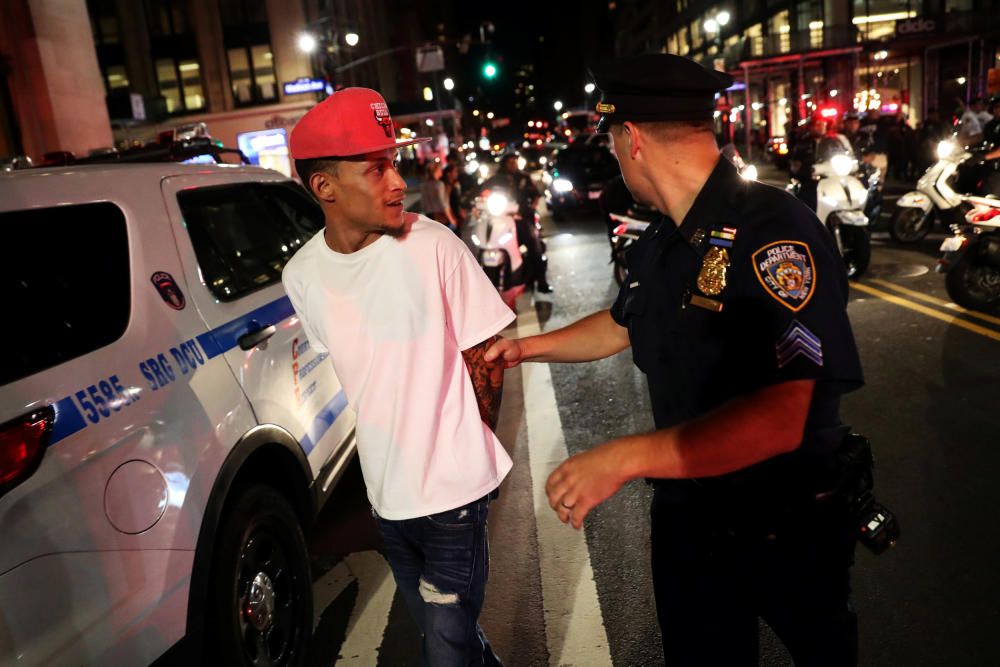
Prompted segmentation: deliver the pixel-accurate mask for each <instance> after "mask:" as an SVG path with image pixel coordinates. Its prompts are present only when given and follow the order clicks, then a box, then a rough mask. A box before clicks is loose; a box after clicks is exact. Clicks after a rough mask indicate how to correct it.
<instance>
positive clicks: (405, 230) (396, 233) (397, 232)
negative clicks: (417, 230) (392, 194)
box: [379, 213, 413, 239]
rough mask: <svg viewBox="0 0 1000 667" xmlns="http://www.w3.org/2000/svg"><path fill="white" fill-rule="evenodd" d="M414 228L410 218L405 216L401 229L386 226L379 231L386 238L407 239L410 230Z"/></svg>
mask: <svg viewBox="0 0 1000 667" xmlns="http://www.w3.org/2000/svg"><path fill="white" fill-rule="evenodd" d="M412 227H413V223H412V222H411V221H410V219H409V217H408V216H407V215H406V214H405V213H404V214H403V224H402V225H400V226H399V227H390V226H389V225H384V226H382V227H380V228H379V231H380V232H382V233H383V234H385V235H386V236H389V237H392V238H394V239H402V238H406V235H407V234H409V233H410V229H411V228H412Z"/></svg>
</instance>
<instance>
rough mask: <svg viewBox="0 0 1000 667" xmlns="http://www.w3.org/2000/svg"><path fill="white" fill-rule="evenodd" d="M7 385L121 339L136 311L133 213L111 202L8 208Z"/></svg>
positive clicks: (0, 277) (2, 260) (4, 269)
mask: <svg viewBox="0 0 1000 667" xmlns="http://www.w3.org/2000/svg"><path fill="white" fill-rule="evenodd" d="M0 234H2V239H3V241H2V242H0V303H3V305H4V310H5V311H6V312H7V314H8V315H9V316H10V317H9V318H8V319H7V321H6V322H5V324H4V327H3V329H4V333H3V336H2V339H0V346H2V349H3V356H2V363H0V385H3V384H7V383H9V382H13V381H15V380H19V379H21V378H23V377H27V376H29V375H32V374H33V373H37V372H39V371H42V370H45V369H46V368H51V367H52V366H56V365H58V364H61V363H64V362H66V361H70V360H71V359H75V358H77V357H80V356H82V355H84V354H87V353H88V352H92V351H93V350H96V349H98V348H100V347H104V346H105V345H108V344H109V343H113V342H114V341H116V340H118V339H119V338H120V337H121V336H122V334H124V333H125V328H126V327H127V326H128V320H129V315H130V312H131V307H132V304H131V280H130V276H129V255H128V232H127V231H126V227H125V215H124V214H123V213H122V211H121V209H119V208H118V207H117V206H115V205H114V204H112V203H110V202H100V203H95V204H83V205H78V206H58V207H54V208H36V209H30V210H26V211H8V212H0Z"/></svg>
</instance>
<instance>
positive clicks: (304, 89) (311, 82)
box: [281, 78, 326, 95]
mask: <svg viewBox="0 0 1000 667" xmlns="http://www.w3.org/2000/svg"><path fill="white" fill-rule="evenodd" d="M281 87H282V88H283V89H284V91H285V95H299V94H301V93H318V92H319V91H321V90H323V89H324V88H326V81H324V80H323V79H305V78H304V79H296V80H295V81H286V82H285V83H283V84H282V86H281Z"/></svg>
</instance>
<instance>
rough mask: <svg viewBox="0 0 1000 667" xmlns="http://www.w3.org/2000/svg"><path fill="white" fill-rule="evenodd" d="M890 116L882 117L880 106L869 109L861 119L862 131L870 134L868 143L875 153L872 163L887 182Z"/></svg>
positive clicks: (882, 179) (881, 177)
mask: <svg viewBox="0 0 1000 667" xmlns="http://www.w3.org/2000/svg"><path fill="white" fill-rule="evenodd" d="M890 122H892V119H890V118H882V112H881V110H880V109H879V108H878V107H875V108H873V109H869V110H868V113H867V114H866V115H865V119H864V120H863V121H861V131H862V132H864V133H865V134H867V135H868V139H867V143H868V144H869V146H870V149H869V150H870V151H871V153H872V154H873V158H872V164H873V165H874V166H875V167H876V168H877V169H878V171H879V177H880V179H881V181H882V182H883V183H884V182H885V177H886V174H887V173H888V171H889V127H888V124H889V123H890Z"/></svg>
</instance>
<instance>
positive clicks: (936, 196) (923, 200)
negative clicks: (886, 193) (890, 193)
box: [889, 137, 986, 243]
mask: <svg viewBox="0 0 1000 667" xmlns="http://www.w3.org/2000/svg"><path fill="white" fill-rule="evenodd" d="M985 148H986V147H985V146H977V147H965V146H962V145H961V144H960V143H959V141H958V139H957V138H956V137H952V138H950V139H943V140H941V141H939V142H938V145H937V150H936V152H937V158H938V159H937V162H935V163H934V164H932V165H931V166H930V167H929V168H928V169H927V171H925V172H924V174H923V176H921V177H920V180H918V181H917V188H916V189H915V190H911V191H910V192H907V193H906V194H905V195H903V196H902V197H900V198H899V200H898V201H897V202H896V210H895V211H894V212H893V214H892V219H891V220H890V221H889V234H890V235H891V236H892V238H893V239H894V240H895V241H898V242H899V243H915V242H917V241H920V240H921V239H923V238H924V237H925V236H927V234H928V232H930V230H931V227H932V226H933V224H934V219H935V218H937V219H939V220H941V222H942V223H944V224H946V225H947V224H961V223H962V221H963V218H964V215H965V212H966V207H965V206H964V205H963V201H964V197H963V196H962V194H961V193H977V192H980V188H981V185H982V180H983V169H982V166H983V161H982V154H983V152H984V150H985Z"/></svg>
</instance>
